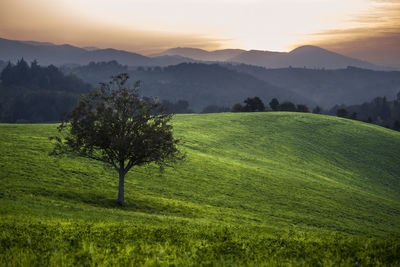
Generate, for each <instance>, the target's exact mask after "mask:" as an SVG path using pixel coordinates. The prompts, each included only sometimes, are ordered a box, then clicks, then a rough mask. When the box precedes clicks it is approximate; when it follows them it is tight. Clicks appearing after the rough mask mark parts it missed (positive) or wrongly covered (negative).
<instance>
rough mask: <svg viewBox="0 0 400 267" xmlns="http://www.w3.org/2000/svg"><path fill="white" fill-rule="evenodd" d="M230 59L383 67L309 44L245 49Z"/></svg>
mask: <svg viewBox="0 0 400 267" xmlns="http://www.w3.org/2000/svg"><path fill="white" fill-rule="evenodd" d="M230 61H233V62H240V63H245V64H250V65H257V66H262V67H267V68H286V67H289V66H292V67H299V68H302V67H306V68H326V69H342V68H346V67H347V66H354V67H359V68H366V69H383V68H382V67H380V66H376V65H374V64H372V63H369V62H365V61H362V60H358V59H354V58H350V57H346V56H343V55H340V54H337V53H334V52H331V51H328V50H325V49H322V48H320V47H317V46H310V45H307V46H301V47H298V48H296V49H294V50H292V51H290V52H289V53H276V52H269V51H246V52H243V53H242V54H240V55H238V56H236V57H233V58H231V59H230Z"/></svg>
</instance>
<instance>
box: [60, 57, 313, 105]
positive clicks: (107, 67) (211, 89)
mask: <svg viewBox="0 0 400 267" xmlns="http://www.w3.org/2000/svg"><path fill="white" fill-rule="evenodd" d="M63 71H64V72H66V73H68V74H74V75H76V76H78V77H79V78H81V79H83V80H84V81H86V82H90V83H91V84H92V85H95V86H96V85H98V84H99V82H105V81H108V80H109V79H110V76H112V75H115V73H119V72H128V73H129V74H130V75H131V77H132V79H133V80H141V81H143V89H142V91H141V93H142V94H143V95H146V96H158V97H159V98H160V99H161V100H169V101H172V102H176V101H178V100H186V101H188V102H189V105H190V106H189V108H191V109H193V110H195V111H196V112H199V111H201V110H202V109H203V108H204V107H205V106H208V105H217V106H220V107H229V108H230V107H232V105H233V104H235V103H238V102H243V100H244V99H246V98H247V97H254V96H258V97H260V98H261V99H262V100H263V101H265V102H266V103H267V102H269V101H270V100H271V99H272V98H273V97H279V99H282V100H290V101H295V102H297V103H304V104H309V105H314V104H315V103H313V102H312V101H310V100H308V99H307V98H306V97H302V96H300V95H298V94H296V93H294V92H292V91H290V90H288V89H285V88H281V87H278V86H275V85H271V84H269V83H268V82H265V81H262V80H260V79H258V78H255V77H253V76H252V75H249V74H246V73H240V72H237V71H235V70H230V69H227V68H224V67H222V66H220V65H218V64H200V63H182V64H179V65H175V66H169V67H164V68H161V67H155V68H143V67H141V68H137V69H135V70H131V69H128V68H127V67H126V66H123V65H121V64H118V63H116V62H115V61H112V62H99V63H90V64H89V65H85V66H80V67H77V68H64V69H63Z"/></svg>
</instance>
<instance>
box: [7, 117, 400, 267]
mask: <svg viewBox="0 0 400 267" xmlns="http://www.w3.org/2000/svg"><path fill="white" fill-rule="evenodd" d="M173 123H174V129H175V134H176V136H178V137H180V138H181V139H182V140H183V144H182V149H183V150H184V151H185V152H186V153H187V160H186V161H185V162H183V163H180V164H178V165H176V166H175V168H168V169H166V171H165V172H164V173H163V174H160V173H159V172H158V169H157V168H156V167H155V166H149V167H147V168H137V169H133V170H132V171H131V172H130V173H128V175H127V178H126V185H125V192H126V193H125V194H126V195H125V198H126V206H124V207H119V206H117V205H116V204H115V203H116V201H115V199H116V197H117V182H118V178H117V173H116V172H114V171H113V170H111V169H108V168H105V167H103V166H102V165H101V164H99V163H97V162H94V161H91V160H83V159H80V158H61V159H57V158H54V157H50V156H48V152H49V151H50V150H51V148H52V144H51V143H50V141H49V140H48V137H49V136H51V135H55V134H56V125H52V124H50V125H11V124H2V125H0V185H1V187H0V214H1V219H0V231H1V232H0V244H1V247H0V250H1V251H3V252H0V265H1V263H5V262H8V263H9V264H11V265H13V264H23V265H31V264H36V265H42V264H46V265H76V264H79V265H80V264H85V263H87V264H92V265H96V264H97V265H115V264H122V265H126V264H128V265H129V264H144V265H146V264H147V265H170V264H176V265H191V264H193V265H198V264H211V265H229V264H232V263H238V264H244V265H262V264H274V265H275V264H283V265H284V264H300V265H301V264H306V265H308V264H324V265H337V264H343V265H346V264H349V265H353V264H379V263H383V264H388V263H391V264H394V265H395V264H399V263H400V133H398V132H395V131H392V130H389V129H385V128H382V127H378V126H375V125H371V124H366V123H361V122H358V121H353V120H347V119H341V118H336V117H330V116H323V115H314V114H302V113H285V112H276V113H275V112H269V113H240V114H239V113H238V114H232V113H225V114H207V115H179V116H176V117H175V119H174V122H173Z"/></svg>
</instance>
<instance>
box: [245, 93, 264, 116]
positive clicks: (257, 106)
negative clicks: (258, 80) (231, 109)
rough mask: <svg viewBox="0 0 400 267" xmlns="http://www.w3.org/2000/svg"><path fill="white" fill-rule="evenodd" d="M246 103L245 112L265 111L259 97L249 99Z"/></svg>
mask: <svg viewBox="0 0 400 267" xmlns="http://www.w3.org/2000/svg"><path fill="white" fill-rule="evenodd" d="M244 103H245V104H246V105H245V106H244V107H243V111H244V112H255V111H265V106H264V103H263V102H262V100H261V99H260V98H259V97H258V96H255V97H253V98H250V97H248V98H247V99H246V100H245V101H244Z"/></svg>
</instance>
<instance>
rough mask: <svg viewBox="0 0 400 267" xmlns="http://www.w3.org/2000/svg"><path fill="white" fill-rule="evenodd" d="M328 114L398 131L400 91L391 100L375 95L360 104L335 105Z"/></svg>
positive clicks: (399, 123)
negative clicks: (370, 99) (375, 96)
mask: <svg viewBox="0 0 400 267" xmlns="http://www.w3.org/2000/svg"><path fill="white" fill-rule="evenodd" d="M330 114H335V115H337V116H339V117H344V118H349V119H355V120H360V121H365V122H369V123H374V124H377V125H380V126H384V127H387V128H391V129H393V130H396V131H400V92H399V93H398V94H397V98H396V99H395V100H393V101H388V100H387V99H386V97H377V98H375V99H374V100H372V101H370V102H365V103H363V104H361V105H351V106H345V105H340V106H339V105H336V106H334V107H333V108H332V109H331V110H330Z"/></svg>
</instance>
